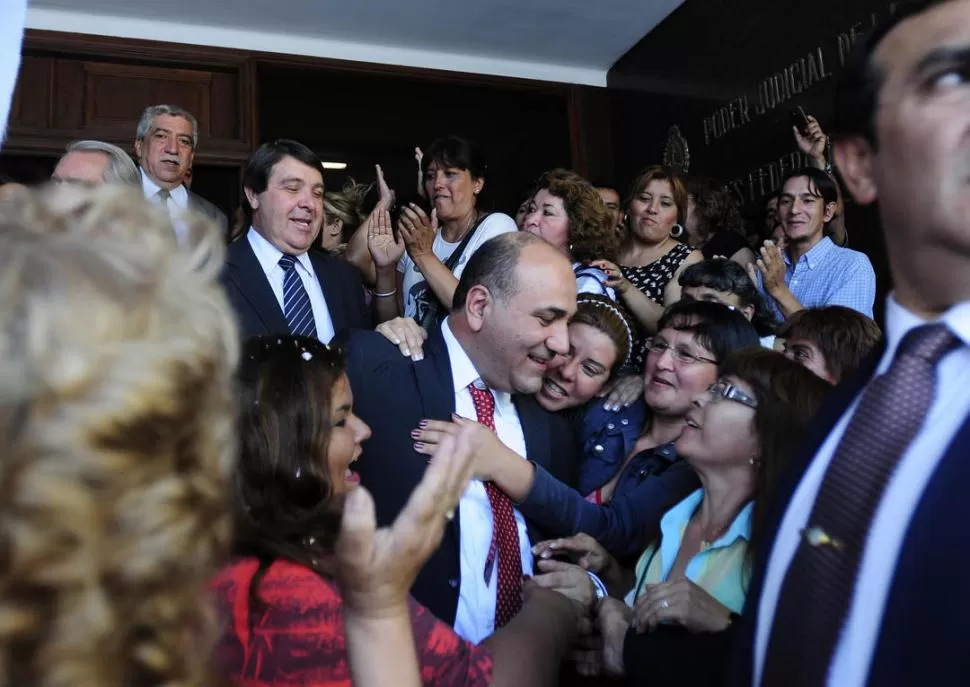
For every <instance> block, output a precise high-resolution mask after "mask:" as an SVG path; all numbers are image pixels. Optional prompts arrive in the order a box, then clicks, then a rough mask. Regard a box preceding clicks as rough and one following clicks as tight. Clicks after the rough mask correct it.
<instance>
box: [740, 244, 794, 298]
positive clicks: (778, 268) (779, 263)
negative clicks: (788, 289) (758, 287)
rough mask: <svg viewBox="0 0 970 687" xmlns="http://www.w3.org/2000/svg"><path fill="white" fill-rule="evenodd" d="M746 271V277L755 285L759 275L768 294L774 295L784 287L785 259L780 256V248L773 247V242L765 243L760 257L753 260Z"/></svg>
mask: <svg viewBox="0 0 970 687" xmlns="http://www.w3.org/2000/svg"><path fill="white" fill-rule="evenodd" d="M756 268H757V269H756ZM747 269H748V276H749V277H751V280H752V281H753V282H754V283H755V284H757V283H758V273H760V274H761V279H762V283H763V285H764V288H765V291H767V292H768V293H769V294H771V293H776V292H777V291H778V290H779V289H781V288H782V287H784V286H786V284H785V274H786V271H787V267H786V266H785V258H784V256H783V255H782V252H781V248H779V247H778V246H777V245H775V242H774V241H770V240H769V241H765V243H764V245H763V246H762V247H761V257H759V258H758V259H757V260H755V263H754V265H750V264H749V265H748V268H747Z"/></svg>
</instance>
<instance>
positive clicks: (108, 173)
mask: <svg viewBox="0 0 970 687" xmlns="http://www.w3.org/2000/svg"><path fill="white" fill-rule="evenodd" d="M51 179H52V180H53V181H68V182H79V183H84V184H91V185H99V184H128V185H130V186H141V175H140V174H139V173H138V167H136V166H135V163H134V161H133V160H132V159H131V156H130V155H128V153H126V152H125V151H123V150H122V149H121V148H119V147H118V146H116V145H113V144H111V143H106V142H105V141H92V140H87V141H74V142H73V143H71V144H69V145H68V146H67V150H66V152H65V153H64V156H63V157H61V159H60V160H58V162H57V167H55V168H54V173H53V174H52V175H51Z"/></svg>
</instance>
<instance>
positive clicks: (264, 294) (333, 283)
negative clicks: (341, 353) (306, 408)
mask: <svg viewBox="0 0 970 687" xmlns="http://www.w3.org/2000/svg"><path fill="white" fill-rule="evenodd" d="M309 256H310V262H311V263H312V264H313V271H314V272H316V275H317V279H318V280H319V281H320V287H321V288H322V289H323V296H324V298H325V299H326V301H327V309H328V310H329V311H330V317H331V319H333V329H334V332H340V331H342V330H345V329H370V327H371V319H370V312H369V310H368V308H367V305H366V304H365V303H364V286H363V284H362V283H361V281H360V272H358V271H357V268H355V267H353V266H352V265H349V264H347V263H346V262H344V261H343V260H340V259H339V258H335V257H333V256H331V255H326V254H323V253H319V252H317V251H310V253H309ZM219 280H220V282H221V283H222V286H223V288H224V289H225V290H226V295H227V296H228V297H229V303H230V304H231V305H232V309H233V310H234V311H235V313H236V319H237V320H238V323H239V330H240V334H241V336H242V338H243V340H245V339H248V338H250V337H253V336H259V335H262V334H288V333H289V331H290V329H289V326H288V325H287V324H286V318H285V317H284V316H283V309H282V308H280V304H279V302H278V301H277V300H276V296H275V295H274V294H273V289H272V288H271V287H270V285H269V280H268V279H266V273H265V272H263V268H262V266H260V264H259V260H258V259H257V258H256V254H255V253H254V252H253V248H252V246H250V245H249V239H248V238H246V234H245V233H243V235H242V236H240V237H239V238H238V239H237V240H236V241H233V242H232V243H231V244H229V250H228V252H227V255H226V265H225V267H224V268H223V270H222V274H221V275H220V277H219Z"/></svg>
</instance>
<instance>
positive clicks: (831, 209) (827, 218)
mask: <svg viewBox="0 0 970 687" xmlns="http://www.w3.org/2000/svg"><path fill="white" fill-rule="evenodd" d="M838 209H839V204H838V203H834V202H833V203H826V204H825V214H824V215H823V221H824V222H825V223H826V224H828V223H829V222H831V221H832V219H833V218H834V217H835V213H836V211H837V210H838Z"/></svg>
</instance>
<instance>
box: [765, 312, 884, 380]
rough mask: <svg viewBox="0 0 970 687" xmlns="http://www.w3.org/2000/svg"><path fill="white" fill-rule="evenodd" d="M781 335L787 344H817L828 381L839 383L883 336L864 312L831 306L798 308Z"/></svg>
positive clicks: (789, 345)
mask: <svg viewBox="0 0 970 687" xmlns="http://www.w3.org/2000/svg"><path fill="white" fill-rule="evenodd" d="M780 336H781V337H782V338H783V339H785V341H786V346H787V347H791V346H793V345H795V344H797V343H799V342H801V343H807V344H810V345H812V346H814V347H815V348H816V349H817V350H818V352H819V353H820V354H821V356H822V358H823V359H824V364H825V370H826V371H827V372H828V378H829V381H831V382H833V383H836V384H837V383H838V382H840V381H842V380H843V379H845V378H846V377H848V376H850V375H852V374H853V373H854V372H855V371H856V370H857V369H858V368H859V366H860V365H861V364H862V361H863V360H865V358H866V356H867V355H869V353H870V352H871V351H872V349H873V348H875V346H876V344H878V343H879V341H880V339H882V332H881V331H880V330H879V325H877V324H876V323H875V322H874V321H873V320H871V319H869V318H868V317H866V316H865V315H863V314H862V313H860V312H857V311H855V310H852V309H851V308H846V307H843V306H841V305H829V306H826V307H824V308H808V309H806V310H799V311H798V312H796V313H795V314H794V315H792V316H791V317H790V318H788V321H787V322H786V323H785V325H784V327H783V329H782V331H781V334H780ZM789 357H792V356H791V355H789ZM793 359H795V361H796V362H803V361H801V360H798V359H796V358H793Z"/></svg>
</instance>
